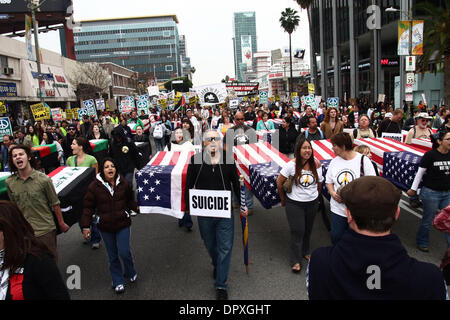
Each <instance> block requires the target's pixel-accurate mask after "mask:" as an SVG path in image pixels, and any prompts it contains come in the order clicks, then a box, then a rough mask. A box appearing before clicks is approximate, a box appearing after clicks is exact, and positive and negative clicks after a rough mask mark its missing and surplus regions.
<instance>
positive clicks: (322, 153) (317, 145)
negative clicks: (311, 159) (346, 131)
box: [311, 139, 336, 162]
mask: <svg viewBox="0 0 450 320" xmlns="http://www.w3.org/2000/svg"><path fill="white" fill-rule="evenodd" d="M311 144H312V148H313V150H314V156H315V157H316V159H317V160H319V161H320V162H323V161H324V160H331V159H334V158H335V157H336V155H335V154H334V151H333V149H332V147H333V145H332V144H331V142H330V139H328V140H315V141H311Z"/></svg>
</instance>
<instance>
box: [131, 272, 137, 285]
mask: <svg viewBox="0 0 450 320" xmlns="http://www.w3.org/2000/svg"><path fill="white" fill-rule="evenodd" d="M136 280H137V273H136V274H135V275H134V276H133V277H132V278H130V282H132V283H133V282H136Z"/></svg>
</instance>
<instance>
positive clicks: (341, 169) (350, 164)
mask: <svg viewBox="0 0 450 320" xmlns="http://www.w3.org/2000/svg"><path fill="white" fill-rule="evenodd" d="M361 157H362V154H360V153H356V157H354V158H353V159H352V160H344V159H342V158H341V157H336V158H334V159H333V160H331V162H330V165H329V167H328V171H327V175H326V177H325V183H327V184H331V183H332V184H333V185H334V191H336V192H337V191H338V190H339V188H343V187H345V186H346V185H347V184H349V183H350V182H352V181H353V180H356V179H358V178H359V177H360V176H361ZM363 161H364V163H363V165H364V175H365V176H375V175H376V173H375V169H374V168H373V165H372V162H371V161H370V160H369V158H368V157H364V160H363ZM330 209H331V212H333V213H335V214H337V215H339V216H342V217H346V214H345V204H343V203H339V202H337V201H336V200H334V198H333V197H331V200H330Z"/></svg>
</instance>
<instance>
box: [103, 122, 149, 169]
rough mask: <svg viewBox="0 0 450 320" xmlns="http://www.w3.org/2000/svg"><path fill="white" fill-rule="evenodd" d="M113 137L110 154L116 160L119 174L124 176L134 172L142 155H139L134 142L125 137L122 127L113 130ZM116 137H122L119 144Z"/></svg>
mask: <svg viewBox="0 0 450 320" xmlns="http://www.w3.org/2000/svg"><path fill="white" fill-rule="evenodd" d="M112 136H113V138H112V140H111V145H110V148H109V152H110V156H111V158H113V159H114V160H116V162H117V167H118V170H119V172H120V173H122V174H124V175H126V174H127V173H130V172H133V171H134V169H135V168H136V167H137V161H138V159H139V157H141V156H142V155H141V154H140V153H139V150H138V149H137V147H136V145H135V144H134V142H133V141H131V139H130V138H128V137H126V136H125V132H124V131H123V128H122V127H121V126H118V127H116V128H115V129H114V130H113V132H112ZM116 137H121V138H122V140H121V141H120V142H117V141H116Z"/></svg>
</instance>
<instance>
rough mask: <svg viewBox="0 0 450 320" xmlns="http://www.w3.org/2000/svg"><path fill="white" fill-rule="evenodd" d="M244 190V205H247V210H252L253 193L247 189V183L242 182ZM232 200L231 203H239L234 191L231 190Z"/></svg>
mask: <svg viewBox="0 0 450 320" xmlns="http://www.w3.org/2000/svg"><path fill="white" fill-rule="evenodd" d="M244 191H245V205H246V206H247V209H248V210H253V193H252V192H251V191H250V190H248V188H247V185H246V184H244ZM232 197H233V199H232V201H233V203H236V204H237V203H239V201H238V199H237V198H236V195H235V194H234V192H232Z"/></svg>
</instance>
